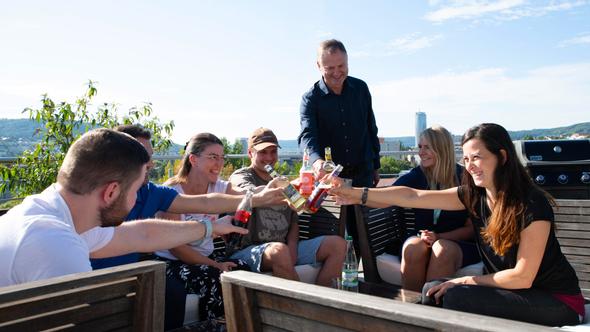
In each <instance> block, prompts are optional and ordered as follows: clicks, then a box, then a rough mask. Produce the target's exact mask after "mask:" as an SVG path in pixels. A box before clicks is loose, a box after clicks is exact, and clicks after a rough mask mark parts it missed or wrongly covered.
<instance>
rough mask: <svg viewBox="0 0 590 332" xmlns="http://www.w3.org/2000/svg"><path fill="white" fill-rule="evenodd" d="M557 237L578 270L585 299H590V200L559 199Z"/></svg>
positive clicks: (556, 221)
mask: <svg viewBox="0 0 590 332" xmlns="http://www.w3.org/2000/svg"><path fill="white" fill-rule="evenodd" d="M555 202H556V203H557V208H554V209H553V212H554V214H555V235H556V236H557V240H558V241H559V245H560V246H561V251H562V252H563V253H564V254H565V257H567V259H568V261H569V262H570V264H571V265H572V266H573V267H574V270H576V274H577V276H578V279H579V280H580V288H581V289H582V293H583V294H584V297H585V298H586V299H587V300H588V299H590V200H580V199H558V200H556V201H555Z"/></svg>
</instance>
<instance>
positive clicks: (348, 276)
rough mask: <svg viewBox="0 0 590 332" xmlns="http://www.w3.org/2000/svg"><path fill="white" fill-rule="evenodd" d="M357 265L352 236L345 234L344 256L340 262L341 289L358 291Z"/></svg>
mask: <svg viewBox="0 0 590 332" xmlns="http://www.w3.org/2000/svg"><path fill="white" fill-rule="evenodd" d="M358 275H359V267H358V262H357V260H356V254H355V252H354V246H353V245H352V236H350V235H347V236H346V258H345V259H344V263H342V289H344V290H348V291H352V292H358V288H359V279H358Z"/></svg>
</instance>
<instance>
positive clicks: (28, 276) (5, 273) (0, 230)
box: [0, 184, 114, 287]
mask: <svg viewBox="0 0 590 332" xmlns="http://www.w3.org/2000/svg"><path fill="white" fill-rule="evenodd" d="M58 189H59V184H53V185H51V186H49V187H48V188H47V189H45V190H44V191H43V192H42V193H40V194H37V195H31V196H29V197H27V198H25V200H24V201H23V202H22V203H21V204H20V205H18V206H15V207H14V208H12V209H10V210H9V211H8V213H6V214H5V215H4V216H2V217H0V287H2V286H9V285H14V284H20V283H24V282H29V281H34V280H42V279H47V278H52V277H57V276H62V275H66V274H71V273H78V272H86V271H91V270H92V267H91V266H90V261H89V258H90V257H89V256H90V252H93V251H96V250H98V249H100V248H102V247H104V246H105V245H106V244H107V243H109V242H110V241H111V239H112V238H113V234H114V229H113V227H107V228H101V227H96V228H93V229H91V230H89V231H87V232H85V233H84V234H78V233H77V232H76V229H75V228H74V222H73V220H72V215H71V213H70V209H69V208H68V205H67V204H66V202H65V201H64V199H63V198H62V197H61V195H60V194H59V193H58V191H57V190H58Z"/></svg>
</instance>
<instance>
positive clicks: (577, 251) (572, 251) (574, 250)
mask: <svg viewBox="0 0 590 332" xmlns="http://www.w3.org/2000/svg"><path fill="white" fill-rule="evenodd" d="M561 252H563V253H564V254H565V255H566V256H567V255H579V256H587V257H586V259H587V261H588V264H590V249H589V248H579V247H561Z"/></svg>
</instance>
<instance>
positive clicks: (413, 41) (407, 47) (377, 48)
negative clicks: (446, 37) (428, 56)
mask: <svg viewBox="0 0 590 332" xmlns="http://www.w3.org/2000/svg"><path fill="white" fill-rule="evenodd" d="M442 38H443V36H442V35H440V34H437V35H432V36H423V35H421V34H420V33H413V34H409V35H407V36H403V37H399V38H395V39H393V40H390V41H387V42H382V41H376V42H372V43H369V44H366V45H365V46H363V47H362V49H361V50H353V51H352V52H350V56H351V57H353V58H361V57H386V56H392V55H396V54H411V53H415V52H417V51H419V50H421V49H425V48H430V47H432V46H434V44H435V42H436V41H438V40H440V39H442Z"/></svg>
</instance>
